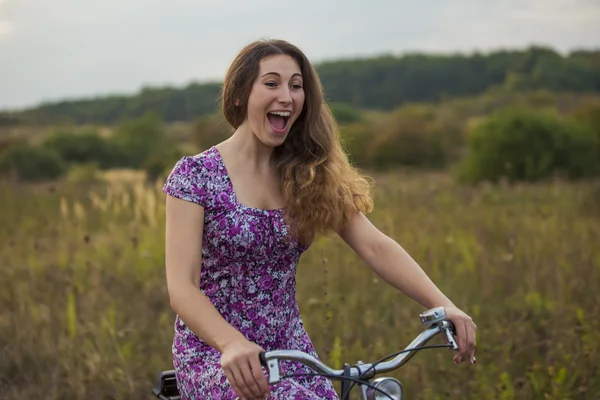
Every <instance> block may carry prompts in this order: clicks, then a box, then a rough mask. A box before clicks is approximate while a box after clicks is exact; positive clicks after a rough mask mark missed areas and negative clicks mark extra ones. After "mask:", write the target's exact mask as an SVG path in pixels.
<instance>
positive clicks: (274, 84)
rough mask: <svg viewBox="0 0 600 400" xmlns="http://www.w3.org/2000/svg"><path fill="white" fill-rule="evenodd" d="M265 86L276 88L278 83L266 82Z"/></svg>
mask: <svg viewBox="0 0 600 400" xmlns="http://www.w3.org/2000/svg"><path fill="white" fill-rule="evenodd" d="M265 85H266V86H269V87H275V86H277V83H276V82H274V81H269V82H265Z"/></svg>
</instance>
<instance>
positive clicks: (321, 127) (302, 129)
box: [222, 40, 373, 243]
mask: <svg viewBox="0 0 600 400" xmlns="http://www.w3.org/2000/svg"><path fill="white" fill-rule="evenodd" d="M278 54H285V55H288V56H290V57H292V58H293V59H294V60H296V63H297V64H298V66H299V68H300V71H301V72H302V76H303V87H304V93H305V101H304V107H303V109H302V112H301V113H300V115H299V116H298V119H297V120H296V121H295V122H294V125H293V126H292V128H291V130H290V133H289V135H288V137H287V138H286V140H285V142H284V143H283V144H282V145H281V146H278V147H277V148H275V160H276V163H277V170H278V173H279V176H280V179H281V185H282V189H283V193H284V196H285V204H286V205H285V216H286V220H287V222H288V223H289V224H290V227H291V228H292V233H293V234H294V235H295V236H296V237H297V238H298V239H299V240H300V241H301V242H303V243H309V242H311V241H312V240H313V238H314V236H315V235H316V234H318V233H323V234H326V233H329V232H331V231H339V230H340V229H341V228H342V227H343V226H344V225H345V224H346V222H347V221H348V219H349V218H350V217H351V216H352V215H354V214H355V213H357V212H363V213H368V212H370V211H371V209H372V207H373V199H372V185H371V182H370V181H369V180H368V179H367V177H366V176H364V175H362V174H361V173H360V172H359V171H358V169H356V168H355V167H353V166H352V165H351V164H350V162H349V160H348V157H347V154H346V152H345V151H344V149H343V146H342V142H341V138H340V132H339V128H338V126H337V124H336V121H335V119H334V117H333V115H332V114H331V111H330V110H329V107H328V105H327V104H326V102H325V99H324V95H323V87H322V85H321V82H320V80H319V77H318V75H317V73H316V71H315V69H314V67H313V66H312V65H311V63H310V61H309V60H308V59H307V57H306V56H305V55H304V53H303V52H302V51H301V50H300V49H298V48H297V47H296V46H294V45H292V44H290V43H288V42H286V41H284V40H263V41H256V42H253V43H250V44H249V45H247V46H246V47H244V48H243V49H242V50H241V51H240V53H239V54H238V55H237V56H236V58H235V59H234V60H233V62H232V64H231V66H230V68H229V70H228V71H227V74H226V76H225V82H224V86H223V90H222V112H223V115H224V116H225V118H226V119H227V121H228V122H229V123H230V124H231V125H232V126H233V128H234V129H237V128H238V127H239V126H240V125H241V124H242V123H243V122H244V120H245V119H246V116H247V105H248V98H249V96H250V91H251V90H252V86H253V84H254V82H255V80H256V79H257V76H258V71H259V63H260V61H261V60H262V59H263V58H265V57H269V56H272V55H278Z"/></svg>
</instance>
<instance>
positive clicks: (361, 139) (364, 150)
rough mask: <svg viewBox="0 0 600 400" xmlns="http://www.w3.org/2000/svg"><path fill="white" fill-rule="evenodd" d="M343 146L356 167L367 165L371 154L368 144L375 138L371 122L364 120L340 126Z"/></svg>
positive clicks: (369, 162)
mask: <svg viewBox="0 0 600 400" xmlns="http://www.w3.org/2000/svg"><path fill="white" fill-rule="evenodd" d="M340 131H341V137H342V142H343V144H344V148H345V150H346V152H347V153H348V155H349V158H350V159H351V160H352V162H353V163H354V164H355V165H357V166H358V167H361V168H362V167H369V166H371V164H372V156H371V152H370V148H369V145H370V144H371V143H373V140H374V138H375V127H374V126H373V124H368V123H364V122H360V123H353V124H349V125H344V126H342V127H341V128H340Z"/></svg>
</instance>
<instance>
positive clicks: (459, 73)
mask: <svg viewBox="0 0 600 400" xmlns="http://www.w3.org/2000/svg"><path fill="white" fill-rule="evenodd" d="M599 59H600V51H577V52H574V53H572V54H570V55H567V56H562V55H560V54H559V53H557V52H556V51H554V50H552V49H550V48H545V47H539V46H532V47H529V48H526V49H521V50H512V51H507V50H499V51H494V52H490V53H488V54H481V53H474V54H471V55H464V54H455V55H434V54H405V55H403V56H387V55H383V56H379V57H372V58H361V59H345V60H337V61H329V62H325V63H321V64H318V65H317V66H316V68H317V71H318V73H319V76H320V78H321V81H322V82H323V87H324V90H325V93H326V96H327V100H328V102H330V103H331V104H335V103H344V104H348V105H351V106H353V107H356V108H359V109H379V110H392V109H394V108H397V107H398V106H400V105H402V104H405V103H407V102H423V101H439V100H442V99H446V98H448V97H464V96H472V95H475V94H479V93H483V92H486V91H488V90H491V89H502V90H504V91H523V90H527V91H530V90H539V89H547V90H552V91H559V92H575V91H576V92H595V93H598V92H600V61H598V60H599ZM220 90H221V83H216V82H214V83H206V84H198V83H193V84H190V85H188V86H186V87H184V88H179V89H178V88H169V87H163V88H159V87H154V88H153V87H146V88H144V89H142V90H141V91H140V92H139V93H137V94H135V95H132V96H108V97H99V98H96V99H85V100H69V101H59V102H53V103H47V104H42V105H40V106H38V107H34V108H31V109H29V110H25V111H23V112H17V113H4V114H3V115H0V123H4V124H13V123H14V124H19V123H28V124H49V123H51V124H55V123H76V124H82V123H96V124H113V123H115V122H117V121H119V120H123V119H132V118H140V117H142V116H143V115H145V114H146V113H147V112H149V111H152V112H155V113H157V115H159V116H160V118H161V119H162V120H163V121H165V122H174V121H193V120H195V119H197V118H198V117H199V116H203V115H210V114H214V113H215V111H217V110H218V108H219V102H218V99H219V94H220ZM334 108H335V107H334ZM338 111H343V110H338ZM338 116H341V117H342V119H343V118H344V117H345V116H347V114H343V115H340V114H338V115H336V117H338ZM348 122H349V121H348Z"/></svg>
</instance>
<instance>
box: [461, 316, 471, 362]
mask: <svg viewBox="0 0 600 400" xmlns="http://www.w3.org/2000/svg"><path fill="white" fill-rule="evenodd" d="M463 326H464V330H465V345H464V347H463V348H462V349H461V350H460V354H461V362H462V361H469V360H470V359H469V356H470V355H471V351H472V350H473V349H472V346H471V342H472V337H471V329H470V327H469V325H468V322H465V323H464V325H463Z"/></svg>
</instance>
